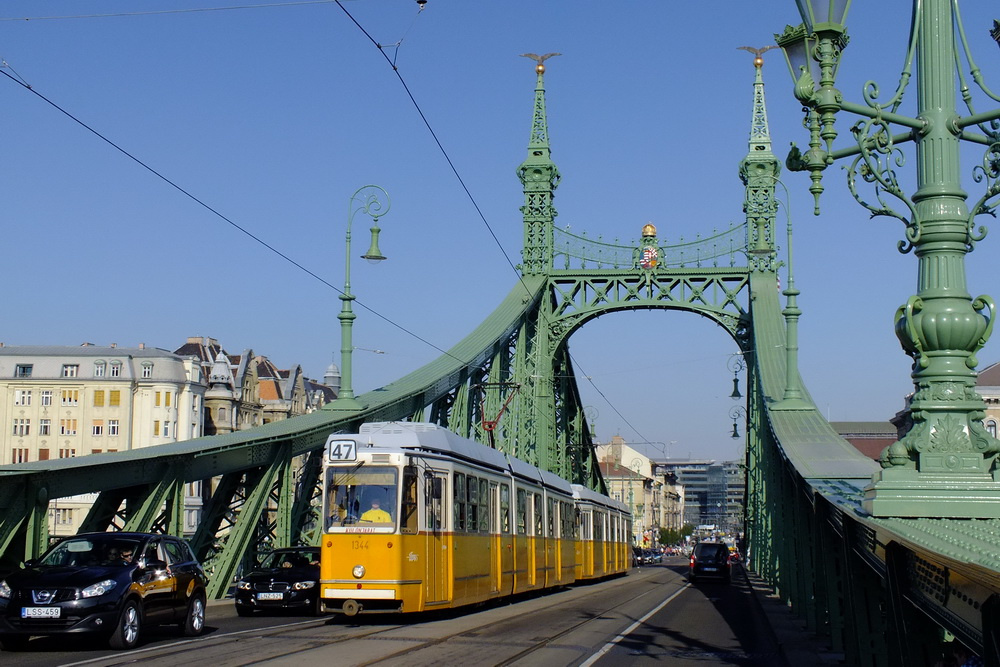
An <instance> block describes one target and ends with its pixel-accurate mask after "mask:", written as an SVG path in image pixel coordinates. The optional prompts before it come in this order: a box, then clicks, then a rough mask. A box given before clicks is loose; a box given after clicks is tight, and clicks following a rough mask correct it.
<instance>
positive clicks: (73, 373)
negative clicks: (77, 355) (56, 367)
mask: <svg viewBox="0 0 1000 667" xmlns="http://www.w3.org/2000/svg"><path fill="white" fill-rule="evenodd" d="M79 374H80V365H79V364H63V367H62V376H63V377H64V378H75V377H77V376H78V375H79Z"/></svg>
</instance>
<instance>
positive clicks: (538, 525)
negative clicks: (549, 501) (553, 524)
mask: <svg viewBox="0 0 1000 667" xmlns="http://www.w3.org/2000/svg"><path fill="white" fill-rule="evenodd" d="M531 495H532V496H533V497H534V498H533V500H534V502H533V503H532V506H533V507H534V510H535V535H542V497H541V496H540V495H539V494H537V493H533V494H531Z"/></svg>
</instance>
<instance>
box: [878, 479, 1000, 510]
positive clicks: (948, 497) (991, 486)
mask: <svg viewBox="0 0 1000 667" xmlns="http://www.w3.org/2000/svg"><path fill="white" fill-rule="evenodd" d="M861 506H862V508H863V509H864V510H865V511H866V512H867V513H868V514H870V515H871V516H874V517H929V516H930V517H938V518H942V519H1000V479H998V475H997V474H996V473H994V474H990V473H979V474H975V475H970V474H955V473H929V472H917V471H916V470H911V469H906V470H903V469H898V468H886V469H884V470H880V471H879V472H877V473H875V474H874V475H873V476H872V483H871V484H870V485H869V486H867V487H865V489H864V499H863V500H862V502H861Z"/></svg>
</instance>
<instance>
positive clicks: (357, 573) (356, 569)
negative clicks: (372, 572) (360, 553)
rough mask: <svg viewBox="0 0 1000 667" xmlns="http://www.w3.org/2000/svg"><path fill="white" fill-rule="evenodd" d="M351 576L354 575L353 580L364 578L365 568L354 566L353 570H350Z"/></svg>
mask: <svg viewBox="0 0 1000 667" xmlns="http://www.w3.org/2000/svg"><path fill="white" fill-rule="evenodd" d="M351 574H353V575H354V578H355V579H360V578H361V577H363V576H365V566H364V565H355V566H354V569H353V570H351Z"/></svg>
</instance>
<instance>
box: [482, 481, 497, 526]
mask: <svg viewBox="0 0 1000 667" xmlns="http://www.w3.org/2000/svg"><path fill="white" fill-rule="evenodd" d="M489 502H490V483H489V481H488V480H485V479H481V480H479V532H480V533H488V532H489V530H490V513H489ZM493 528H494V532H496V526H494V527H493Z"/></svg>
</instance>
